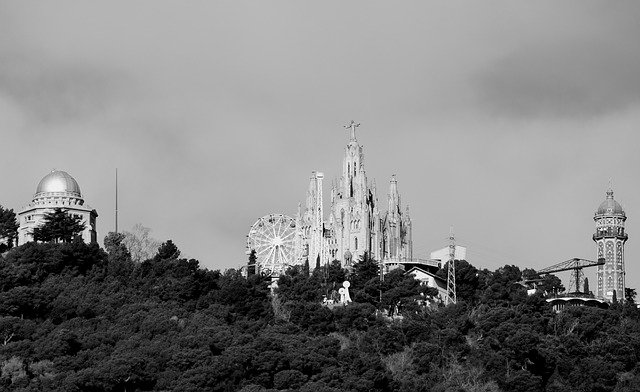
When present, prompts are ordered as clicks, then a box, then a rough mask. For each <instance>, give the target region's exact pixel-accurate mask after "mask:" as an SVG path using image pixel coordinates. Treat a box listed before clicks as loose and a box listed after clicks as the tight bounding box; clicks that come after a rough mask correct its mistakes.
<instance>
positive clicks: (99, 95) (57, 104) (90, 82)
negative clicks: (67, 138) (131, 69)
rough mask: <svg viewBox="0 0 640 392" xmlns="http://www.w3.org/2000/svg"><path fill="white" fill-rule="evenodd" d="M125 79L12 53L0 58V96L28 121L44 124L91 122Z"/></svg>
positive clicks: (97, 70)
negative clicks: (17, 108)
mask: <svg viewBox="0 0 640 392" xmlns="http://www.w3.org/2000/svg"><path fill="white" fill-rule="evenodd" d="M125 79H126V78H125V77H124V75H123V74H120V73H118V72H115V71H111V70H107V69H100V68H97V67H94V66H89V65H79V64H78V65H66V64H59V63H52V62H51V61H50V60H47V61H46V62H45V61H39V60H38V58H37V57H35V56H32V57H29V56H26V55H24V54H18V53H11V54H6V55H4V56H1V57H0V94H2V95H4V96H5V98H7V99H9V100H11V101H12V102H14V104H16V105H17V106H18V107H20V108H21V109H22V110H23V111H24V112H25V114H26V115H27V117H28V118H29V119H30V120H31V121H33V120H37V121H40V122H42V123H46V124H60V123H66V122H69V121H78V120H82V119H87V118H90V117H92V116H94V115H96V114H99V113H101V112H103V111H104V110H105V108H106V107H107V106H108V105H109V104H110V103H112V102H114V101H115V100H116V99H115V96H116V95H117V92H118V90H119V89H120V88H122V87H123V86H124V84H125V83H124V82H125Z"/></svg>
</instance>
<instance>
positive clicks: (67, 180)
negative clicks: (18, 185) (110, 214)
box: [18, 170, 98, 245]
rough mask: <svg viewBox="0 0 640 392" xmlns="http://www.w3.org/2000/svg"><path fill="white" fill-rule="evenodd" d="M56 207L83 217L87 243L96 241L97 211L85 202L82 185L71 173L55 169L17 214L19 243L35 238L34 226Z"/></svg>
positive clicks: (83, 235) (84, 238)
mask: <svg viewBox="0 0 640 392" xmlns="http://www.w3.org/2000/svg"><path fill="white" fill-rule="evenodd" d="M54 208H62V209H64V210H65V211H66V212H67V213H68V214H71V215H75V216H79V217H81V218H82V222H83V223H84V225H85V229H84V231H83V232H82V233H81V236H82V239H83V240H84V242H87V243H93V242H97V232H96V218H97V217H98V213H97V212H96V210H94V209H93V208H91V207H89V206H88V205H85V204H84V199H83V198H82V193H81V192H80V186H79V185H78V182H77V181H76V180H75V179H74V178H73V177H71V176H70V175H69V173H67V172H64V171H60V170H53V171H52V172H51V173H49V174H47V175H46V176H44V178H43V179H42V180H40V183H39V184H38V187H37V188H36V193H35V194H34V195H33V199H32V200H31V203H29V204H27V206H26V207H24V208H23V209H22V211H20V213H18V220H19V223H20V227H19V228H18V245H22V244H24V243H26V242H29V241H33V229H34V228H36V227H39V226H41V225H42V223H43V220H44V215H45V214H46V213H49V212H52V211H53V209H54Z"/></svg>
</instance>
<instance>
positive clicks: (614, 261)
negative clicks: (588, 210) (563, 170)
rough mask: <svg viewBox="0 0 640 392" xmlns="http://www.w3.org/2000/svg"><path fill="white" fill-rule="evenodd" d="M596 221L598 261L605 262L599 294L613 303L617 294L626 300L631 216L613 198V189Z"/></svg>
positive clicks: (601, 297)
mask: <svg viewBox="0 0 640 392" xmlns="http://www.w3.org/2000/svg"><path fill="white" fill-rule="evenodd" d="M593 220H594V221H595V223H596V232H595V234H594V235H593V240H594V241H595V243H596V252H597V255H598V260H600V259H604V260H605V264H604V265H599V266H598V271H597V280H598V281H597V295H596V296H597V297H598V298H600V299H604V300H605V301H609V302H611V301H612V299H613V293H614V292H615V293H616V297H617V299H618V300H619V301H620V300H623V299H624V289H625V266H624V244H625V242H626V241H627V239H628V236H627V234H626V233H625V231H624V223H625V221H626V220H627V216H626V214H625V212H624V210H623V209H622V206H620V204H619V203H618V202H617V201H615V200H614V199H613V190H611V189H609V190H608V191H607V196H606V199H605V201H604V202H602V204H600V207H598V210H597V211H596V213H595V216H594V218H593Z"/></svg>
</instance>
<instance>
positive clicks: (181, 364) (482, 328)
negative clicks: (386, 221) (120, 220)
mask: <svg viewBox="0 0 640 392" xmlns="http://www.w3.org/2000/svg"><path fill="white" fill-rule="evenodd" d="M122 241H123V235H122V234H116V233H110V234H109V235H108V236H107V237H106V238H105V247H104V249H103V248H100V247H99V246H98V245H97V244H85V243H83V242H81V241H70V242H67V241H54V242H50V243H47V242H43V243H36V242H31V243H27V244H24V245H21V246H18V247H14V248H12V249H10V250H8V251H6V252H5V253H3V255H2V258H1V259H0V343H2V345H1V346H0V390H3V391H5V390H6V391H24V392H26V391H68V392H74V391H90V392H98V391H114V392H115V391H127V392H133V391H184V392H187V391H189V392H195V391H244V392H249V391H251V392H254V391H255V392H257V391H309V392H311V391H316V392H330V391H362V392H364V391H442V392H445V391H452V392H453V391H478V392H480V391H486V392H494V391H519V392H526V391H562V392H571V391H594V392H596V391H615V392H622V391H638V390H640V368H639V367H638V355H639V353H640V312H639V311H638V309H637V307H636V305H635V303H634V298H627V299H625V300H623V299H621V300H620V301H619V302H617V303H614V304H612V306H611V307H610V308H609V309H596V308H586V307H574V308H569V309H566V310H564V311H562V312H559V313H556V312H554V311H553V310H552V309H551V308H550V306H549V305H548V304H547V302H546V301H545V297H544V293H543V291H544V290H538V292H537V293H536V294H534V295H527V292H526V289H525V288H524V287H522V285H520V284H518V282H519V281H520V280H521V279H522V277H523V274H528V275H529V276H530V275H531V274H535V271H533V270H520V268H519V267H517V266H514V265H505V266H504V267H502V268H499V269H497V270H495V271H488V270H479V269H477V268H475V267H474V266H473V265H471V264H470V263H468V262H466V261H464V260H459V261H456V281H457V288H458V290H457V295H458V301H457V303H456V304H451V305H447V306H444V304H442V303H441V302H440V301H438V300H437V298H436V295H437V292H436V290H434V289H433V288H429V287H426V286H423V285H420V283H419V282H418V281H416V280H415V279H414V278H413V277H412V276H410V275H405V274H404V273H403V272H402V271H399V270H397V271H393V272H390V273H389V274H387V275H386V276H385V279H384V281H383V282H381V281H380V279H379V274H378V264H377V263H376V261H375V260H372V259H370V258H368V257H363V258H361V259H360V260H359V261H358V262H357V263H355V264H354V266H353V268H352V269H349V270H346V269H342V268H341V267H340V264H339V263H338V262H334V263H332V264H331V265H329V266H327V267H321V268H314V269H313V270H312V271H310V268H309V267H308V265H305V266H299V267H295V268H291V269H290V270H289V271H288V272H287V274H286V275H284V276H282V277H280V278H279V280H278V288H277V289H275V290H274V292H273V295H272V293H271V289H270V288H269V284H270V283H271V279H270V278H269V277H265V276H260V275H256V274H250V275H249V276H246V277H245V276H243V274H241V273H240V272H239V271H238V270H227V271H224V272H221V271H211V270H207V269H204V268H201V267H200V265H199V262H198V261H197V260H193V259H185V258H181V257H180V251H179V249H178V248H177V247H176V245H175V244H174V243H173V242H172V241H170V240H169V241H166V242H164V243H162V244H161V245H160V246H159V248H158V249H157V252H156V254H155V255H154V256H153V257H151V258H148V259H146V260H144V261H141V262H136V261H134V260H132V257H131V254H130V252H129V251H128V249H127V247H126V246H124V244H123V242H122ZM440 273H444V271H441V272H440ZM344 280H349V281H350V282H351V298H352V299H353V302H352V303H350V304H348V305H346V306H342V305H340V306H334V307H328V306H323V305H322V297H323V295H326V294H327V293H330V292H331V291H333V290H334V289H335V288H336V287H340V285H341V284H342V282H343V281H344ZM544 284H548V285H550V286H553V285H558V284H559V283H558V282H557V281H555V280H553V279H550V280H548V281H545V282H544ZM550 289H551V287H550ZM395 309H398V310H399V315H400V316H399V317H388V316H386V315H385V314H387V313H388V314H393V313H394V310H395ZM389 310H391V312H388V311H389Z"/></svg>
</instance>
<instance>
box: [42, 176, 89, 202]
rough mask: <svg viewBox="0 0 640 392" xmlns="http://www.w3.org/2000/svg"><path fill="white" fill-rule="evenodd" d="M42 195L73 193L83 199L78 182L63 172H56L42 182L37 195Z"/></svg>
mask: <svg viewBox="0 0 640 392" xmlns="http://www.w3.org/2000/svg"><path fill="white" fill-rule="evenodd" d="M41 193H71V194H73V196H77V197H81V193H80V186H79V185H78V183H77V182H76V180H75V179H74V178H73V177H71V176H70V175H69V173H67V172H64V171H61V170H54V171H52V172H51V173H49V174H47V175H46V176H44V178H43V179H42V180H40V183H39V184H38V188H36V195H38V194H41Z"/></svg>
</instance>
